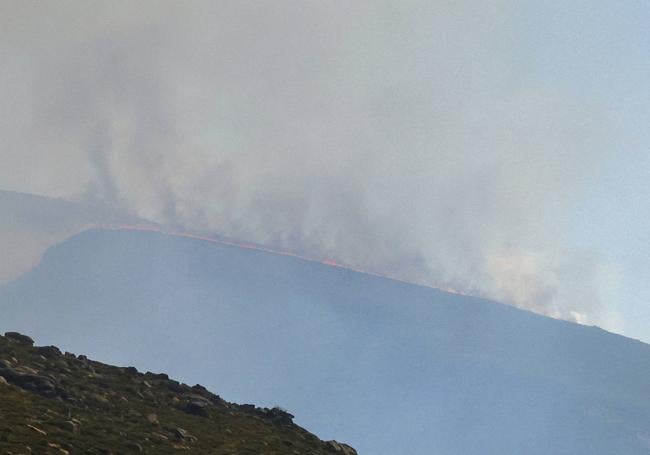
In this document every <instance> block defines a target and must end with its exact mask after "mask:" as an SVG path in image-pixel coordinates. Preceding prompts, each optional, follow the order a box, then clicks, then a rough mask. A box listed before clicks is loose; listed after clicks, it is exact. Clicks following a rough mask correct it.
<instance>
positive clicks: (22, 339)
mask: <svg viewBox="0 0 650 455" xmlns="http://www.w3.org/2000/svg"><path fill="white" fill-rule="evenodd" d="M5 338H7V339H8V340H10V341H13V342H14V343H20V344H26V345H28V346H34V340H33V339H31V338H30V337H28V336H27V335H23V334H22V333H18V332H6V333H5Z"/></svg>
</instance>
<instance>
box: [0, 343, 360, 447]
mask: <svg viewBox="0 0 650 455" xmlns="http://www.w3.org/2000/svg"><path fill="white" fill-rule="evenodd" d="M33 344H34V342H33V340H32V339H31V338H30V337H28V336H26V335H23V334H20V333H16V332H9V333H6V334H5V336H0V394H1V396H2V400H0V450H1V451H2V453H6V454H11V453H48V454H63V455H65V454H70V453H88V454H113V453H152V454H159V453H176V452H178V451H188V450H189V451H192V452H194V453H211V454H224V455H225V454H232V453H268V454H277V455H284V454H287V453H300V454H303V453H304V454H307V453H309V454H313V455H326V454H328V453H332V452H339V453H340V454H341V455H356V451H355V450H354V449H352V448H351V447H349V446H347V445H345V444H341V443H338V442H336V441H327V442H325V441H321V440H319V439H318V438H317V437H316V436H314V435H313V434H311V433H309V432H307V431H305V430H304V429H302V428H300V427H299V426H297V425H295V424H294V423H293V422H292V419H293V416H292V415H291V414H289V413H288V412H286V411H284V410H282V409H279V408H273V409H268V408H257V407H255V406H254V405H249V404H247V405H237V404H234V403H228V402H227V401H225V400H223V399H221V398H220V397H219V396H218V395H214V394H213V393H211V392H209V391H208V390H206V389H205V388H204V387H203V386H201V385H198V384H197V385H195V386H193V387H190V386H188V385H186V384H181V383H179V382H178V381H175V380H173V379H169V377H168V376H167V375H166V374H154V373H150V372H147V373H146V374H142V373H139V372H138V371H137V370H136V369H135V368H133V367H129V368H118V367H114V366H110V365H105V364H103V363H100V362H95V361H92V360H89V359H88V358H87V357H85V356H83V355H80V356H75V355H74V354H71V353H69V352H66V353H65V354H64V353H62V352H61V351H60V350H59V349H58V348H57V347H55V346H39V347H34V346H33Z"/></svg>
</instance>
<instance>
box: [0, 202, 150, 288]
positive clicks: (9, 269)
mask: <svg viewBox="0 0 650 455" xmlns="http://www.w3.org/2000/svg"><path fill="white" fill-rule="evenodd" d="M0 214H2V216H1V217H0V252H2V260H0V284H3V283H5V282H8V281H10V280H12V279H14V278H16V277H17V276H20V275H21V274H22V273H24V272H26V271H27V270H29V269H30V268H32V267H33V266H34V265H35V264H37V263H38V261H39V260H40V258H41V256H42V254H43V253H44V252H45V250H47V248H49V247H50V246H52V245H55V244H57V243H60V242H61V241H62V240H63V239H65V238H67V237H69V236H71V235H73V234H75V233H77V232H79V231H81V230H82V229H83V228H84V227H85V226H87V225H93V224H109V223H141V224H145V223H146V222H145V221H143V220H140V219H138V218H136V217H133V216H130V215H128V214H126V213H123V212H120V211H118V210H114V209H111V208H108V207H104V206H102V205H101V204H95V205H93V204H88V203H81V202H70V201H66V200H64V199H54V198H49V197H44V196H37V195H34V194H26V193H17V192H13V191H3V190H0ZM146 224H148V225H153V223H146Z"/></svg>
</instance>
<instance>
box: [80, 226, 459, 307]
mask: <svg viewBox="0 0 650 455" xmlns="http://www.w3.org/2000/svg"><path fill="white" fill-rule="evenodd" d="M93 229H100V230H101V229H104V230H111V231H139V232H153V233H157V234H163V235H168V236H171V237H181V238H187V239H193V240H201V241H204V242H210V243H216V244H219V245H227V246H233V247H237V248H243V249H246V250H254V251H261V252H264V253H270V254H276V255H280V256H289V257H293V258H297V259H300V260H303V261H307V262H313V263H317V264H322V265H325V266H328V267H335V268H339V269H343V270H349V271H352V272H357V273H363V274H364V275H370V276H374V277H378V278H385V279H389V280H392V281H397V282H399V283H404V284H411V285H416V286H423V287H427V288H430V289H435V290H438V291H442V292H446V293H449V294H455V295H463V296H467V295H468V294H465V293H464V292H462V291H459V290H457V289H451V288H440V287H436V286H432V285H429V284H425V283H418V282H414V281H408V280H403V279H400V278H395V277H391V276H388V275H384V274H381V273H377V272H371V271H368V270H362V269H360V268H358V267H354V266H351V265H347V264H341V263H339V262H337V261H335V260H333V259H323V260H320V259H315V258H311V257H307V256H302V255H300V254H297V253H292V252H290V251H282V250H275V249H273V248H269V247H266V246H263V245H257V244H254V243H247V242H238V241H235V240H230V239H229V240H226V239H218V238H215V237H209V236H206V235H200V234H194V233H191V232H183V231H173V230H170V229H164V228H162V227H158V226H152V225H137V224H134V225H127V224H88V225H85V226H83V227H82V228H81V232H84V231H89V230H93Z"/></svg>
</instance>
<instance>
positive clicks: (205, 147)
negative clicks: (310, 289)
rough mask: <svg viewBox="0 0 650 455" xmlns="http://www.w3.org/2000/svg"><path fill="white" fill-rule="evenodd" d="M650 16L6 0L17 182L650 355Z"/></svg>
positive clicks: (6, 69) (5, 176) (1, 78)
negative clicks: (625, 342)
mask: <svg viewBox="0 0 650 455" xmlns="http://www.w3.org/2000/svg"><path fill="white" fill-rule="evenodd" d="M649 20H650V6H648V5H647V3H646V2H641V1H638V2H634V1H627V2H622V3H617V4H613V3H611V2H593V1H590V2H586V1H573V2H559V1H557V2H556V1H549V2H513V1H491V2H473V1H465V0H461V1H454V2H451V1H438V2H431V1H401V2H388V1H372V2H369V1H368V2H367V1H357V2H341V1H327V2H325V1H310V2H304V1H300V2H299V1H274V2H270V1H269V2H267V1H261V2H247V1H216V2H200V1H192V2H165V1H159V2H150V1H143V2H137V3H134V2H125V1H122V2H120V1H116V2H111V3H110V5H109V4H108V3H105V2H104V3H102V2H92V1H90V2H80V1H76V2H75V1H62V2H57V3H47V4H43V3H40V2H29V1H7V0H3V1H1V2H0V59H1V61H2V63H3V64H2V65H0V159H1V162H2V166H0V189H4V190H11V191H21V192H27V193H33V194H39V195H44V196H48V197H63V198H66V199H68V200H70V201H75V202H79V203H83V204H85V205H93V204H94V205H97V206H105V207H110V208H111V209H114V210H116V211H122V212H124V213H128V214H129V215H130V216H133V217H140V218H145V219H150V220H153V221H156V222H159V223H161V224H164V225H167V226H170V227H174V228H175V229H179V230H188V231H193V232H207V233H214V234H222V235H226V236H232V237H235V238H238V239H243V240H248V241H254V242H258V243H262V244H264V245H268V246H270V247H273V248H278V249H284V250H290V251H295V252H297V253H300V254H304V255H307V256H310V257H317V258H331V259H334V260H336V261H339V262H342V263H346V264H350V265H352V266H355V267H360V268H364V269H367V270H372V271H380V272H382V273H385V274H388V275H391V276H395V277H397V278H401V279H407V280H410V281H416V282H422V283H427V284H430V285H433V286H440V287H450V288H454V289H458V290H461V291H463V292H466V293H470V294H475V295H480V296H485V297H489V298H492V299H496V300H499V301H502V302H505V303H509V304H513V305H516V306H518V307H522V308H525V309H530V310H532V311H535V312H538V313H541V314H546V315H549V316H552V317H558V318H563V319H568V320H572V321H576V322H582V323H586V324H597V325H599V326H602V327H605V328H607V329H609V330H613V331H615V332H618V333H622V334H625V335H627V336H631V337H635V338H640V339H642V340H645V341H650V329H648V327H650V324H648V321H650V305H648V302H649V299H650V284H648V281H647V279H646V278H645V277H647V276H648V273H650V254H648V253H650V251H649V249H650V245H649V242H648V240H647V239H648V235H647V232H648V228H649V227H650V192H649V191H648V183H647V182H648V179H647V178H646V177H648V173H649V172H650V171H649V169H650V157H649V155H650V150H649V145H650V137H648V136H649V133H648V131H647V128H646V125H648V124H649V120H650V118H649V117H650V115H649V114H650V112H649V110H650V109H649V108H648V106H649V105H650V104H649V103H648V101H650V100H649V99H648V98H649V97H650V87H649V84H650V82H648V81H650V77H649V76H650V74H649V73H650V59H648V58H647V57H648V54H649V52H650V35H649V34H648V33H647V24H648V23H649ZM5 235H9V234H6V233H5ZM0 244H2V243H0Z"/></svg>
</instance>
